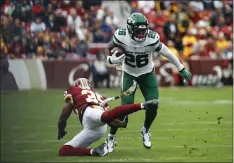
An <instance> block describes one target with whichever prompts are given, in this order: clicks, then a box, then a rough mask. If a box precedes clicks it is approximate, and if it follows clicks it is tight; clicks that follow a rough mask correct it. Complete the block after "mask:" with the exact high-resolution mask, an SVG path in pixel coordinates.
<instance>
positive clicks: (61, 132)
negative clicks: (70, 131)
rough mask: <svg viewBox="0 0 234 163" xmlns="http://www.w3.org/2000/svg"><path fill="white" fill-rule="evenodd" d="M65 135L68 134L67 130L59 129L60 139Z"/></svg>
mask: <svg viewBox="0 0 234 163" xmlns="http://www.w3.org/2000/svg"><path fill="white" fill-rule="evenodd" d="M65 135H67V131H59V132H58V140H60V139H62V138H63V137H64V136H65Z"/></svg>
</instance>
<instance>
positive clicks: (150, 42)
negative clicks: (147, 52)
mask: <svg viewBox="0 0 234 163" xmlns="http://www.w3.org/2000/svg"><path fill="white" fill-rule="evenodd" d="M159 43H160V36H159V34H158V33H157V32H154V31H151V30H149V32H148V34H147V36H146V40H145V45H146V46H158V44H159Z"/></svg>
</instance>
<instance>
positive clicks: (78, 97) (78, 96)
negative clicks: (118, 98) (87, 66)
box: [64, 87, 109, 120]
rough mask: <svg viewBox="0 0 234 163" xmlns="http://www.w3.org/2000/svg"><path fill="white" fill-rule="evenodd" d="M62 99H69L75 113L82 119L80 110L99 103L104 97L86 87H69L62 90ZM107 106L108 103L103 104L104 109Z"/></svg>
mask: <svg viewBox="0 0 234 163" xmlns="http://www.w3.org/2000/svg"><path fill="white" fill-rule="evenodd" d="M64 99H65V100H67V99H70V100H71V102H72V104H73V106H74V111H75V113H76V114H78V115H79V119H80V120H81V119H82V110H83V109H84V108H86V106H88V105H100V103H101V102H102V101H103V100H105V99H106V98H105V97H103V96H101V95H100V94H98V93H97V92H94V91H92V90H88V89H82V88H80V87H70V88H68V89H67V90H66V91H65V92H64ZM108 107H109V105H108V104H106V105H105V106H104V109H107V108H108Z"/></svg>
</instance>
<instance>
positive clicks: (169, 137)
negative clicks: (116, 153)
mask: <svg viewBox="0 0 234 163" xmlns="http://www.w3.org/2000/svg"><path fill="white" fill-rule="evenodd" d="M187 137H188V136H174V137H172V136H163V137H158V136H155V137H151V140H173V139H175V140H178V139H185V138H187ZM207 138H232V135H222V136H220V135H214V134H212V135H209V137H206V138H205V139H207ZM141 139H142V137H141V136H140V134H139V135H137V136H135V137H133V136H119V137H117V140H141ZM191 139H199V140H200V139H201V141H202V140H203V139H202V138H200V137H195V136H194V137H191ZM67 141H69V140H60V141H58V140H56V139H54V140H53V139H52V140H13V141H12V140H9V141H7V140H3V141H1V144H7V143H14V144H18V143H39V144H40V143H61V142H62V143H65V142H67Z"/></svg>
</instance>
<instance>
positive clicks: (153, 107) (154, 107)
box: [147, 103, 159, 113]
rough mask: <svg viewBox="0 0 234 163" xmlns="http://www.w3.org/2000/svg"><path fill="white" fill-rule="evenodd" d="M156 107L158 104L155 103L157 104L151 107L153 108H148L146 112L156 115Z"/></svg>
mask: <svg viewBox="0 0 234 163" xmlns="http://www.w3.org/2000/svg"><path fill="white" fill-rule="evenodd" d="M158 107H159V105H158V103H157V104H155V105H153V106H149V108H148V109H147V111H149V112H152V113H154V112H156V113H157V111H158Z"/></svg>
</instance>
